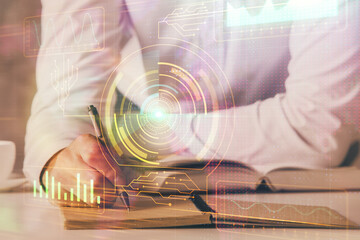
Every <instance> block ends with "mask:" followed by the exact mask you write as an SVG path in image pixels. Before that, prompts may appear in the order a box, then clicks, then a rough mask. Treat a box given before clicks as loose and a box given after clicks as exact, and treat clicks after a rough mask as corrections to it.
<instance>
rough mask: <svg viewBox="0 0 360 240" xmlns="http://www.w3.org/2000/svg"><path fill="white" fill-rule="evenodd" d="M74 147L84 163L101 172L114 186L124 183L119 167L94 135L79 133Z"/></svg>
mask: <svg viewBox="0 0 360 240" xmlns="http://www.w3.org/2000/svg"><path fill="white" fill-rule="evenodd" d="M74 147H75V148H76V149H77V150H78V152H79V153H80V155H81V158H82V160H83V161H84V162H85V163H86V164H88V165H89V166H90V167H92V168H94V169H96V170H98V171H99V172H101V173H103V174H104V175H105V177H106V178H107V179H108V180H109V181H110V182H111V183H112V184H113V185H114V186H119V185H124V184H125V181H124V179H125V178H124V176H123V175H122V172H121V169H120V167H119V166H118V165H117V163H116V162H115V161H114V160H113V159H112V157H111V156H110V154H109V153H108V152H107V150H106V148H105V147H104V146H101V145H99V143H98V140H97V138H96V137H94V136H92V135H81V136H80V137H79V138H77V140H76V141H75V143H74Z"/></svg>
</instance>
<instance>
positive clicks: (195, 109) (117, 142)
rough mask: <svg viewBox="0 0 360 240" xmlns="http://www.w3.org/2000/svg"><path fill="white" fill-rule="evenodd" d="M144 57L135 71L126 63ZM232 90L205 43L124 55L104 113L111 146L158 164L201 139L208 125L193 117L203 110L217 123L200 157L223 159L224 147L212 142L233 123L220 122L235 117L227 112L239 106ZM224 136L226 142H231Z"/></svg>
mask: <svg viewBox="0 0 360 240" xmlns="http://www.w3.org/2000/svg"><path fill="white" fill-rule="evenodd" d="M138 59H141V60H142V61H140V62H141V63H143V65H144V67H143V66H141V67H140V66H139V68H137V69H135V70H134V71H131V72H129V68H127V67H126V66H136V64H138ZM179 59H181V61H179ZM179 62H181V63H182V64H181V63H179ZM184 62H186V65H185V64H183V63H184ZM125 69H126V70H125ZM142 69H144V70H142ZM229 89H230V87H229V84H228V81H227V79H226V77H225V75H224V73H223V72H222V71H221V69H220V68H219V66H218V65H217V63H216V62H214V61H213V59H212V58H211V57H210V56H209V55H208V54H206V53H204V52H203V51H202V50H200V49H199V48H196V47H194V46H190V47H189V46H186V47H183V46H176V45H171V44H158V45H152V46H149V47H145V48H143V49H141V51H136V52H134V53H132V54H130V55H128V56H127V57H125V58H124V59H122V61H121V63H120V64H119V65H118V67H117V68H116V69H115V71H114V72H113V73H112V74H111V76H110V78H109V79H108V81H107V84H106V87H105V89H104V91H103V95H102V99H101V102H102V105H101V106H100V112H101V113H102V115H103V116H101V117H102V119H103V129H102V131H103V132H104V133H105V134H106V135H107V136H108V139H109V141H108V143H107V148H108V149H112V151H111V152H112V157H113V158H114V160H117V159H119V156H122V155H124V154H125V156H127V157H129V158H134V159H137V160H139V164H141V165H144V164H145V165H149V166H150V165H158V160H159V159H162V158H164V157H166V156H169V155H171V154H177V153H179V152H182V151H185V150H186V149H187V148H188V147H189V146H191V145H192V144H193V142H194V141H195V140H197V141H199V140H200V139H199V137H198V136H197V131H198V129H199V128H200V127H201V128H204V126H203V125H202V122H201V121H193V119H194V118H196V117H197V116H199V115H201V116H209V118H210V119H211V121H210V122H211V123H209V121H207V126H206V131H207V133H206V135H207V138H206V139H202V140H201V142H202V144H203V145H204V147H203V148H202V149H199V151H198V153H196V157H197V158H198V159H202V158H205V157H206V158H207V159H208V160H211V159H212V158H213V157H215V156H216V158H217V159H219V156H218V155H217V149H219V148H220V147H222V148H223V147H224V146H212V141H213V140H214V139H222V138H223V136H222V134H221V132H224V131H225V130H226V129H225V128H226V126H227V125H228V124H226V125H223V126H219V119H220V118H226V119H228V120H229V121H231V119H233V118H232V117H231V116H229V114H227V111H226V109H229V108H231V107H233V106H234V99H233V96H232V94H231V89H230V91H229ZM119 92H120V94H119ZM229 92H230V94H229ZM226 93H227V94H226ZM119 96H120V97H119ZM219 110H221V113H222V114H217V113H218V112H219ZM222 122H223V121H222ZM219 128H221V129H222V130H223V131H218V130H219ZM222 140H223V141H221V142H222V144H223V145H226V144H228V142H229V139H226V141H225V139H222Z"/></svg>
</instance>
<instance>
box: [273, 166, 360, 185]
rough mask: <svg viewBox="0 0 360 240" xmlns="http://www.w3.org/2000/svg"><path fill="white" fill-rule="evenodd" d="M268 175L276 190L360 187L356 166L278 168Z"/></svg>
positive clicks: (359, 173)
mask: <svg viewBox="0 0 360 240" xmlns="http://www.w3.org/2000/svg"><path fill="white" fill-rule="evenodd" d="M266 177H267V179H268V184H270V185H271V188H272V189H274V190H275V191H281V190H284V191H289V190H310V191H320V190H350V189H360V170H359V169H357V168H355V167H339V168H331V169H312V170H311V169H277V170H274V171H271V172H270V173H268V174H267V175H266Z"/></svg>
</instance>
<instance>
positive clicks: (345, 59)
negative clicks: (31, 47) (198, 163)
mask: <svg viewBox="0 0 360 240" xmlns="http://www.w3.org/2000/svg"><path fill="white" fill-rule="evenodd" d="M177 2H179V1H177ZM187 2H188V1H187ZM192 2H193V3H194V4H195V3H196V2H200V1H192ZM184 3H186V1H184ZM42 6H43V10H42V14H43V16H44V17H43V19H42V21H43V26H44V24H46V21H48V20H49V19H48V18H49V16H53V15H52V14H58V13H66V12H69V13H70V15H71V17H72V18H73V19H75V20H77V22H79V23H81V22H82V18H83V14H82V15H81V16H80V17H79V19H76V18H77V15H76V14H71V12H76V11H78V10H80V9H89V8H99V7H101V8H103V10H104V13H105V14H104V25H99V24H98V25H95V27H94V33H95V34H97V36H98V41H99V44H100V45H102V46H103V49H102V50H100V51H77V52H73V53H67V54H63V55H60V56H58V55H51V54H48V49H51V47H55V48H56V47H58V45H59V41H56V39H57V37H58V38H61V40H62V42H61V44H62V45H64V46H65V45H69V46H71V45H72V44H74V41H75V40H74V39H75V38H74V34H73V31H71V28H70V26H68V27H67V26H64V27H63V29H62V30H58V31H57V32H54V31H49V30H44V27H43V31H42V37H41V38H42V44H41V48H40V52H39V57H38V62H37V86H38V91H37V94H36V96H35V98H34V101H33V106H32V111H31V117H30V119H29V122H28V128H27V135H26V149H25V151H26V157H25V164H24V171H25V173H26V175H27V176H28V177H29V178H31V179H37V178H38V177H39V173H40V171H41V169H42V167H43V166H44V164H45V163H46V162H47V161H48V160H49V159H50V158H51V156H52V155H54V154H55V153H56V152H58V151H59V150H61V149H62V148H64V147H66V146H68V145H69V144H70V143H71V142H72V141H73V140H74V139H75V138H76V137H77V136H79V135H80V134H84V133H93V129H92V125H91V123H90V121H89V118H88V117H86V115H87V111H86V109H87V106H88V105H90V104H94V105H97V104H100V99H101V94H102V91H103V89H104V87H105V84H106V81H107V79H108V78H109V75H110V74H111V72H112V71H113V70H114V68H115V66H116V65H117V64H118V63H119V59H124V58H126V57H127V56H129V55H131V54H132V53H134V52H136V51H139V50H140V49H141V48H144V47H147V46H149V45H154V44H161V43H171V44H174V45H178V46H184V41H191V43H192V44H194V45H196V46H198V47H199V48H201V51H202V52H203V53H206V54H208V56H209V58H212V59H213V62H214V63H217V64H218V67H219V69H222V71H223V74H224V76H225V77H226V79H227V80H228V83H226V84H224V83H223V82H222V83H221V84H223V85H222V86H224V88H223V89H222V90H223V91H224V92H225V94H224V95H223V96H225V97H226V96H229V95H230V94H231V93H233V94H234V105H235V106H233V107H232V108H230V109H222V110H219V111H216V112H213V113H208V114H206V115H205V114H197V115H196V116H195V117H194V118H191V119H188V120H184V121H183V122H182V125H181V127H180V128H178V129H180V130H177V131H176V134H178V136H179V138H181V139H190V138H191V139H193V141H192V142H191V144H190V146H188V152H190V153H191V154H193V155H197V154H198V153H199V152H201V151H202V149H204V148H205V149H206V151H205V154H203V155H202V157H214V155H216V156H218V157H219V158H225V159H229V160H235V161H242V162H245V163H248V164H250V165H252V166H254V167H255V168H258V169H259V170H262V171H265V170H267V169H271V168H274V167H289V166H290V167H307V168H321V167H333V166H337V165H339V164H340V163H341V161H342V160H343V158H344V156H345V155H346V152H347V150H348V148H349V146H350V145H351V144H352V143H353V142H354V140H355V139H357V129H358V127H359V126H360V119H359V117H360V107H359V106H360V64H359V62H360V61H359V60H360V44H359V43H360V26H359V23H360V18H359V13H360V7H359V6H360V4H359V2H358V1H353V0H339V13H338V15H337V16H335V17H332V18H336V21H337V22H338V24H337V25H336V26H335V25H333V24H325V23H324V22H325V21H327V18H318V19H311V24H309V20H307V19H305V20H296V21H293V22H291V23H290V27H289V28H288V29H285V30H284V32H283V34H281V35H279V36H275V37H274V36H271V37H267V36H266V35H265V36H262V37H259V38H255V37H254V33H252V32H246V33H243V34H242V39H240V40H236V39H231V38H230V37H229V36H225V35H223V34H222V33H221V32H217V31H215V30H214V29H213V28H214V25H215V23H214V22H212V20H213V19H212V17H211V16H210V17H209V19H208V20H209V21H206V22H207V23H206V24H204V25H202V27H200V30H199V33H198V35H197V36H195V37H189V38H187V37H186V36H185V37H184V39H176V38H172V39H166V38H165V39H159V38H158V36H159V32H158V31H159V22H161V21H162V20H163V19H165V17H166V16H167V15H168V14H170V13H172V12H173V11H174V9H176V7H177V6H175V1H165V0H149V1H133V0H131V1H130V0H128V1H126V2H123V1H119V0H102V1H99V0H77V1H70V0H60V1H53V0H42ZM213 11H214V9H213ZM56 16H57V17H54V18H53V22H55V25H56V24H58V25H59V26H62V25H61V24H63V23H64V22H66V18H68V15H66V14H60V15H59V14H58V15H56ZM191 21H193V20H191ZM103 28H105V29H103ZM59 29H61V28H59ZM103 30H104V35H102V33H103V32H102V31H103ZM213 30H214V31H213ZM80 31H81V24H78V25H75V32H77V33H78V32H80ZM172 31H174V29H173V28H171V27H170V28H169V29H164V30H163V32H162V33H161V34H163V35H164V36H169V35H171V34H173V32H172ZM61 34H62V35H61ZM212 34H214V35H212ZM218 39H222V40H223V41H218ZM161 54H164V55H170V56H175V54H176V51H175V49H173V48H171V47H168V48H166V49H162V50H161V52H160V56H159V57H160V58H161V57H162V56H161ZM54 59H60V60H58V61H57V63H60V62H61V61H62V60H64V59H65V60H64V61H65V62H66V64H69V66H76V67H77V68H78V69H79V70H78V75H77V78H78V80H77V81H76V83H74V85H73V86H72V87H71V89H70V94H69V97H68V98H66V105H64V106H65V107H63V105H61V104H59V96H58V94H57V92H56V91H55V90H54V85H53V82H52V81H51V76H52V77H54V75H51V71H52V70H53V69H54V65H53V64H54ZM177 61H178V62H180V63H186V62H191V63H192V64H196V61H199V59H192V58H191V56H188V55H186V54H185V55H184V56H183V57H182V58H178V59H177ZM66 64H65V65H66ZM147 67H148V66H147V64H146V63H145V62H144V61H143V59H142V58H141V57H140V58H135V59H133V60H132V61H131V63H130V64H124V65H122V66H121V65H120V66H119V69H118V71H121V72H122V73H123V74H124V75H125V77H126V79H128V80H127V81H128V83H129V84H130V83H131V81H132V79H135V78H136V77H137V76H139V75H140V74H139V72H145V71H146V69H147ZM64 68H65V67H64ZM56 76H57V77H58V79H57V80H59V81H62V80H63V79H64V78H65V77H66V76H65V75H62V74H58V75H56ZM200 84H201V83H200ZM117 87H118V90H119V92H121V93H123V94H124V92H126V88H127V87H128V86H126V84H124V85H121V86H117ZM217 90H218V89H217ZM146 97H147V96H146V95H141V94H138V96H137V97H136V98H134V99H132V100H133V101H134V102H135V103H136V104H137V105H138V106H141V105H142V103H143V102H144V101H145V99H146ZM222 100H224V99H221V97H220V99H219V101H222ZM60 105H61V106H62V107H63V109H61V108H60V107H59V106H60ZM222 116H232V117H231V118H229V117H227V118H225V117H222ZM215 118H217V119H218V120H219V121H218V123H217V126H218V127H217V128H216V129H213V131H212V134H213V136H212V137H211V136H209V133H210V131H209V129H208V127H209V126H210V125H211V121H213V120H214V119H215ZM229 119H230V120H229ZM198 123H201V124H198ZM192 124H193V125H194V124H195V125H198V126H199V128H198V129H197V130H196V137H194V134H195V133H194V132H192V129H191V125H192ZM214 136H215V137H214ZM220 136H221V137H220ZM209 137H211V139H212V141H211V142H210V143H209V142H208V143H207V144H206V146H204V143H205V142H207V140H208V139H209Z"/></svg>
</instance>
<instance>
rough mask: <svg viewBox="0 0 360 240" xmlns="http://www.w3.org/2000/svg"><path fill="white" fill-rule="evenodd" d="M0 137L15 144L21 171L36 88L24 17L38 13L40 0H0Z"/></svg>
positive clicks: (18, 167) (16, 165)
mask: <svg viewBox="0 0 360 240" xmlns="http://www.w3.org/2000/svg"><path fill="white" fill-rule="evenodd" d="M0 6H1V7H0V140H10V141H13V142H15V144H16V164H15V168H14V171H15V172H21V171H22V162H23V159H24V137H25V132H26V122H27V119H28V118H29V115H30V108H31V102H32V98H33V96H34V94H35V91H36V82H35V81H36V80H35V63H36V58H35V57H32V58H28V57H24V54H23V21H24V18H26V17H30V16H35V15H40V14H41V3H40V1H39V0H31V1H29V0H0Z"/></svg>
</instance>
